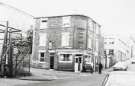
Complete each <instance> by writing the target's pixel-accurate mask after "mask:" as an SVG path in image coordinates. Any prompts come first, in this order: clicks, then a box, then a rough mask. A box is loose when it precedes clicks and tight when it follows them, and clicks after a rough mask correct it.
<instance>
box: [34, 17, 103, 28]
mask: <svg viewBox="0 0 135 86" xmlns="http://www.w3.org/2000/svg"><path fill="white" fill-rule="evenodd" d="M64 16H83V17H86V18H89V19H91V20H92V21H93V22H94V23H96V24H98V25H99V26H100V27H101V25H100V24H99V23H97V22H96V21H95V20H94V19H93V18H91V17H89V16H86V15H83V14H69V15H59V16H46V17H34V19H40V18H52V17H64Z"/></svg>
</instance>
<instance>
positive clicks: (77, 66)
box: [74, 55, 83, 72]
mask: <svg viewBox="0 0 135 86" xmlns="http://www.w3.org/2000/svg"><path fill="white" fill-rule="evenodd" d="M82 59H83V56H82V55H76V56H75V65H74V70H75V72H79V71H81V70H82Z"/></svg>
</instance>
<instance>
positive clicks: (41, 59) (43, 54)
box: [40, 52, 45, 62]
mask: <svg viewBox="0 0 135 86" xmlns="http://www.w3.org/2000/svg"><path fill="white" fill-rule="evenodd" d="M44 61H45V53H44V52H40V62H44Z"/></svg>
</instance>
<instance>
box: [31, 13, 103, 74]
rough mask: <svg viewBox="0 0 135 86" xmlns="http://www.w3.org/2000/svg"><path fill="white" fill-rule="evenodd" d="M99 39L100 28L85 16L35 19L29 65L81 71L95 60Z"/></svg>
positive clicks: (97, 54)
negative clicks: (85, 65)
mask: <svg viewBox="0 0 135 86" xmlns="http://www.w3.org/2000/svg"><path fill="white" fill-rule="evenodd" d="M100 39H101V33H100V25H99V24H98V23H96V22H95V21H94V20H93V19H91V18H89V17H87V16H84V15H63V16H51V17H36V18H35V28H34V34H33V51H32V66H33V67H36V68H45V69H55V70H70V71H75V72H78V71H82V67H83V64H84V63H87V64H91V65H94V64H95V63H96V62H97V61H98V60H99V54H100V52H99V51H100V48H101V47H100V42H101V41H100Z"/></svg>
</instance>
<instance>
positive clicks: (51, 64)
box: [49, 53, 55, 69]
mask: <svg viewBox="0 0 135 86" xmlns="http://www.w3.org/2000/svg"><path fill="white" fill-rule="evenodd" d="M54 55H55V54H54V53H50V56H49V57H50V69H54Z"/></svg>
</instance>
